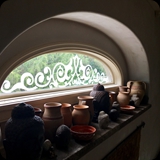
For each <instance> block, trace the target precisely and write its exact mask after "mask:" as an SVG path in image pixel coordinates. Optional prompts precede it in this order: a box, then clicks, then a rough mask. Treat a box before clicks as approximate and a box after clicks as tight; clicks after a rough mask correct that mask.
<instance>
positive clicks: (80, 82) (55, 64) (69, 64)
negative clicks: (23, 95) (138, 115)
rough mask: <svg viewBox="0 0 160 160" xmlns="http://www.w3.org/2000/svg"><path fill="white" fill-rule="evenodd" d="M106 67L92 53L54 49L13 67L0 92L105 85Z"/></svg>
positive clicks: (111, 78) (109, 78)
mask: <svg viewBox="0 0 160 160" xmlns="http://www.w3.org/2000/svg"><path fill="white" fill-rule="evenodd" d="M112 81H113V77H112V74H111V71H110V69H109V68H108V67H107V66H106V65H105V64H104V63H103V62H101V61H100V60H98V59H96V58H95V57H93V56H88V55H85V54H78V53H75V52H67V51H66V52H56V53H55V52H54V53H48V54H43V55H40V56H37V57H35V58H32V59H30V60H28V61H26V62H25V63H23V64H21V65H20V66H18V67H17V68H16V69H14V70H13V71H12V72H11V73H10V74H9V75H8V77H7V78H6V80H5V81H4V82H3V84H2V86H1V90H0V93H12V92H19V91H33V90H42V89H54V88H63V87H65V88H66V87H70V86H77V87H78V86H84V85H93V84H97V83H101V84H107V83H111V82H112Z"/></svg>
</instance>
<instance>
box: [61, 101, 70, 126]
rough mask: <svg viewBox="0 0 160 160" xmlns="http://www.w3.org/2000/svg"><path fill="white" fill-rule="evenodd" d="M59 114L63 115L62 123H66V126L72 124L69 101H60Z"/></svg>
mask: <svg viewBox="0 0 160 160" xmlns="http://www.w3.org/2000/svg"><path fill="white" fill-rule="evenodd" d="M61 114H62V116H63V120H64V125H66V126H68V127H71V125H72V111H71V104H69V103H62V107H61Z"/></svg>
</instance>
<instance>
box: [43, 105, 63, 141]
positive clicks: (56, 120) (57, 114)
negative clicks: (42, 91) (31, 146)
mask: <svg viewBox="0 0 160 160" xmlns="http://www.w3.org/2000/svg"><path fill="white" fill-rule="evenodd" d="M61 106H62V104H61V103H57V102H48V103H45V104H44V114H43V117H42V119H43V121H44V127H45V138H46V139H49V140H50V141H51V142H53V141H54V139H55V135H56V130H57V128H58V127H59V126H60V125H62V124H63V117H62V115H61Z"/></svg>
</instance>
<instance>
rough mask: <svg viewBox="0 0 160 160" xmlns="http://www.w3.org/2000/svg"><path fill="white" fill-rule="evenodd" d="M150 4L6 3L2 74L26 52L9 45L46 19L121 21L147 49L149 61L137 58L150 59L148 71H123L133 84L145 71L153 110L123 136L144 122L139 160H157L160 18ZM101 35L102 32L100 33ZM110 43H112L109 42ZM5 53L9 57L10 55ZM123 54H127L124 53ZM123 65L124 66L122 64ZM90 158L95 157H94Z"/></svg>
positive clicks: (0, 20)
mask: <svg viewBox="0 0 160 160" xmlns="http://www.w3.org/2000/svg"><path fill="white" fill-rule="evenodd" d="M151 4H152V3H149V1H147V0H130V1H128V0H121V1H117V0H101V1H98V0H92V1H90V0H81V1H74V0H66V1H63V0H54V1H50V0H10V1H7V2H5V3H4V4H3V5H2V7H1V8H0V42H1V43H0V50H1V53H0V61H1V63H0V72H1V74H3V71H5V70H6V68H4V67H5V64H7V63H8V62H9V61H10V58H12V57H13V56H11V55H13V54H12V53H15V51H16V50H17V49H18V48H19V47H21V50H23V47H24V48H25V46H18V45H15V44H14V45H15V46H14V49H15V51H13V52H12V51H11V50H9V49H10V48H9V47H11V45H13V44H11V45H10V46H9V45H8V44H9V43H10V42H11V41H12V40H13V39H14V38H16V37H17V36H18V35H19V34H20V33H22V32H23V31H25V30H26V29H28V28H29V27H31V26H33V25H34V24H36V23H38V22H40V21H43V20H45V19H47V18H50V17H52V16H55V15H58V14H62V13H69V12H74V11H89V12H95V13H100V14H102V15H107V16H109V17H112V18H114V19H116V20H118V21H120V22H121V23H123V24H124V25H126V26H127V27H128V28H130V30H131V31H133V33H134V34H135V35H136V36H137V37H138V39H139V40H140V42H141V43H142V45H143V47H144V50H143V49H142V50H143V53H146V57H145V55H144V56H141V55H139V56H138V55H137V59H140V58H142V57H144V58H147V60H148V64H147V61H146V60H145V62H146V63H145V64H146V66H145V67H144V65H139V70H138V69H135V74H134V67H133V68H129V70H128V71H126V70H125V69H124V70H123V72H124V73H127V76H128V80H130V79H132V80H134V79H137V77H138V74H142V73H141V72H140V71H141V70H143V69H144V72H145V73H143V74H144V75H143V76H140V79H139V80H146V81H147V82H148V88H149V90H148V91H149V101H150V103H151V104H152V108H151V109H150V110H149V111H147V113H145V114H144V115H143V116H141V117H140V118H138V119H137V120H136V121H135V122H133V123H132V125H129V126H128V127H126V128H125V129H123V132H122V133H124V132H125V134H126V135H127V133H128V131H131V130H132V129H133V130H134V129H135V127H136V126H137V124H138V123H139V122H140V121H141V120H143V121H145V122H146V126H145V128H144V129H143V130H142V138H141V149H140V151H141V152H140V160H151V159H153V158H155V156H156V155H157V154H158V152H159V151H160V136H159V135H160V126H159V121H160V116H159V112H160V107H159V99H160V94H159V88H160V81H159V79H160V74H159V68H160V56H159V55H160V54H159V53H160V18H159V17H156V16H155V8H154V7H153V6H152V5H151ZM156 9H157V8H156ZM87 28H88V27H87ZM87 28H86V29H87ZM91 31H92V30H91ZM100 31H102V30H101V29H100ZM99 34H100V35H101V36H102V37H103V36H104V35H103V34H101V32H100V33H99ZM122 34H123V33H122ZM22 36H23V35H22ZM101 36H100V37H101ZM32 38H33V37H32ZM85 39H86V38H85ZM85 39H83V40H85ZM102 39H103V38H102ZM107 39H108V40H109V38H107ZM17 40H18V39H17ZM81 40H82V39H81ZM88 42H89V41H88ZM115 42H116V41H115ZM113 44H115V43H112V45H113ZM7 45H8V46H7ZM133 45H134V44H133ZM35 47H37V46H35ZM102 48H103V47H102ZM25 49H26V48H25ZM117 49H118V48H117ZM123 49H124V48H123ZM7 51H8V52H7ZM25 51H26V50H25ZM131 51H132V50H131ZM144 51H145V52H144ZM4 53H7V54H8V55H7V54H4ZM122 53H123V54H125V52H124V50H122ZM18 54H20V53H18ZM128 54H129V53H128ZM7 57H9V58H7ZM124 57H125V58H124ZM124 57H123V56H122V57H121V58H122V60H124V61H125V60H126V59H127V58H128V59H127V60H126V63H127V64H129V63H130V62H131V61H132V60H133V59H132V58H131V57H130V56H127V58H126V56H125V55H124ZM142 61H143V59H142ZM4 62H5V63H4ZM120 63H122V61H121V62H120ZM135 63H136V61H135ZM148 65H149V72H148V69H146V67H147V66H148ZM3 66H4V67H3ZM143 67H144V68H143ZM123 68H124V67H122V69H123ZM130 71H132V74H129V72H130ZM127 76H126V77H127ZM126 80H127V79H126ZM121 135H122V134H121V131H120V132H119V133H117V134H115V135H114V136H115V137H116V138H115V137H114V139H119V140H121V139H123V138H124V137H125V136H124V137H123V136H122V137H121ZM112 140H113V138H111V139H108V142H110V147H111V148H113V147H114V146H115V145H116V142H115V143H111V142H112ZM104 145H105V146H104V147H106V143H105V142H104ZM100 147H103V146H100ZM103 154H104V153H103ZM103 154H102V155H103ZM87 156H88V155H87ZM90 156H92V154H91V155H90Z"/></svg>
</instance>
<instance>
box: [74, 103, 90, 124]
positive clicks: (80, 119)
mask: <svg viewBox="0 0 160 160" xmlns="http://www.w3.org/2000/svg"><path fill="white" fill-rule="evenodd" d="M72 122H73V125H88V124H89V123H90V112H89V106H87V105H74V106H73V111H72Z"/></svg>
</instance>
